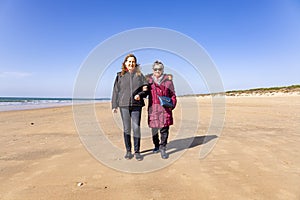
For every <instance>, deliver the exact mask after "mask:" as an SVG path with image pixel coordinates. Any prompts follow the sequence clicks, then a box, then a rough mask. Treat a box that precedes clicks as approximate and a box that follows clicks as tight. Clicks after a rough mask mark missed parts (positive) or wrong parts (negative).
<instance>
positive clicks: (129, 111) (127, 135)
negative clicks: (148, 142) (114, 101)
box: [120, 107, 142, 152]
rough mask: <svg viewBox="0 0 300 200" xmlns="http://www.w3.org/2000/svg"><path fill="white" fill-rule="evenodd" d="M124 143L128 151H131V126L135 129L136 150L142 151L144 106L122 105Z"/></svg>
mask: <svg viewBox="0 0 300 200" xmlns="http://www.w3.org/2000/svg"><path fill="white" fill-rule="evenodd" d="M120 112H121V117H122V121H123V131H124V143H125V147H126V150H127V151H131V127H132V130H133V142H134V152H140V143H141V127H140V124H141V114H142V107H121V108H120Z"/></svg>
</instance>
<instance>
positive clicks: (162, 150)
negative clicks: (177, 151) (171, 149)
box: [160, 147, 169, 159]
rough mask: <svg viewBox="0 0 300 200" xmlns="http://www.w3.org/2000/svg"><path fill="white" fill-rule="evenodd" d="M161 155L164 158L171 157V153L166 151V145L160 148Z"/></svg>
mask: <svg viewBox="0 0 300 200" xmlns="http://www.w3.org/2000/svg"><path fill="white" fill-rule="evenodd" d="M160 156H161V158H162V159H167V158H169V155H168V154H167V152H166V147H162V148H160Z"/></svg>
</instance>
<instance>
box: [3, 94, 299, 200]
mask: <svg viewBox="0 0 300 200" xmlns="http://www.w3.org/2000/svg"><path fill="white" fill-rule="evenodd" d="M197 101H199V111H198V112H199V114H200V121H199V127H198V129H197V130H196V132H194V133H193V137H194V138H195V140H194V141H193V143H192V144H191V145H189V146H188V147H185V148H178V149H177V150H176V151H175V152H173V153H172V151H173V150H172V147H176V146H178V145H180V143H181V142H182V141H183V140H185V138H184V136H185V135H184V133H183V134H182V135H181V139H176V136H175V135H174V134H175V133H178V130H180V126H179V124H181V125H182V124H185V123H188V122H190V123H193V120H195V119H184V120H183V119H181V117H182V114H181V113H180V112H181V111H180V105H179V107H178V108H176V109H175V111H174V116H175V124H174V126H172V127H171V131H170V133H171V135H170V143H169V147H168V152H169V153H170V158H169V159H172V158H174V157H176V156H177V157H178V159H176V160H174V162H172V163H171V164H168V165H166V166H165V167H163V168H161V169H158V170H154V171H152V172H148V173H146V172H145V173H126V172H122V171H120V170H116V169H112V168H111V167H109V166H107V165H105V164H103V163H101V162H99V161H98V160H97V159H96V158H95V157H94V156H93V155H92V154H91V153H90V152H88V151H87V149H86V148H85V146H84V145H83V143H82V142H81V140H80V137H79V135H78V133H77V129H76V126H75V122H74V116H73V112H72V107H71V106H66V107H58V108H45V109H37V110H23V111H9V112H0V199H3V200H8V199H14V200H16V199H22V200H24V199H31V200H35V199H70V200H71V199H72V200H73V199H149V200H150V199H152V200H154V199H272V200H275V199H295V200H298V199H300V187H299V186H300V148H299V145H300V96H299V95H284V96H259V97H258V96H252V97H251V96H250V97H227V98H226V107H225V109H226V115H225V121H224V127H223V130H222V132H221V135H212V134H210V135H208V136H207V131H208V128H209V126H210V119H211V113H212V111H211V108H212V107H211V100H210V98H206V97H198V98H197ZM191 107H192V106H191ZM145 114H146V108H144V110H143V121H142V134H149V130H148V128H147V124H146V123H147V122H146V117H145ZM96 115H97V116H98V117H99V120H100V121H101V120H102V121H101V126H102V129H103V131H104V132H105V133H106V134H107V135H106V136H107V138H108V139H109V140H111V141H112V143H113V144H114V145H115V147H116V148H119V149H120V151H122V150H123V149H124V144H123V138H122V133H121V130H120V128H119V127H118V123H117V121H116V119H114V120H113V121H114V123H111V121H112V119H113V117H114V116H113V115H112V114H111V111H110V104H108V103H100V104H97V106H96ZM115 118H117V117H115ZM106 120H107V121H106ZM185 128H186V127H185ZM186 129H188V128H186ZM187 131H188V130H187ZM205 136H206V137H205ZM186 138H191V136H189V135H186ZM205 138H208V140H207V141H205V140H204V139H205ZM204 141H205V142H204ZM212 142H213V143H215V146H214V148H213V149H212V151H211V152H210V153H209V154H208V155H207V156H206V157H205V158H202V159H200V158H199V152H200V151H201V149H202V148H203V147H204V146H205V145H208V144H210V143H212ZM141 148H142V151H144V152H143V154H144V155H145V157H144V160H143V161H140V162H144V163H146V164H147V163H149V164H151V163H152V164H153V163H159V162H164V161H162V159H161V158H160V155H159V154H151V152H149V151H148V150H149V149H151V148H152V144H151V138H149V137H145V138H143V140H142V144H141ZM106 151H107V150H106ZM178 155H180V156H178ZM114 159H115V160H114V162H116V163H118V162H120V163H122V164H126V163H128V165H132V166H134V165H140V164H139V162H138V161H136V160H135V159H132V160H129V161H127V160H125V159H124V158H123V154H122V155H117V156H116V158H114Z"/></svg>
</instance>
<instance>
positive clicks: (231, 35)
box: [0, 0, 300, 97]
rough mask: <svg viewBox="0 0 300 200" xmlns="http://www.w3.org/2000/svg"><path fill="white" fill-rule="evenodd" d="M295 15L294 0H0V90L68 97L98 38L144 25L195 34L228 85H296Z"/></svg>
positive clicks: (299, 32) (298, 10)
mask: <svg viewBox="0 0 300 200" xmlns="http://www.w3.org/2000/svg"><path fill="white" fill-rule="evenodd" d="M299 19H300V1H299V0H219V1H217V0H207V1H201V0H195V1H188V0H186V1H179V0H170V1H167V0H166V1H158V0H152V1H140V0H139V1H135V0H132V1H115V0H110V1H101V0H99V1H85V0H80V1H79V0H70V1H67V0H43V1H41V0H0V96H33V97H71V96H72V92H73V85H74V81H75V79H76V76H77V73H78V71H79V68H80V66H81V64H82V63H83V61H84V60H85V59H86V57H87V56H88V54H89V53H90V52H91V51H92V50H93V49H94V48H95V47H96V46H97V45H99V44H100V43H101V42H103V41H104V40H106V39H108V38H109V37H111V36H113V35H115V34H118V33H120V32H123V31H126V30H129V29H135V28H142V27H161V28H167V29H172V30H175V31H178V32H181V33H183V34H185V35H187V36H189V37H191V38H193V39H194V40H195V41H197V42H198V43H199V44H200V45H201V46H202V47H203V48H204V49H205V50H206V51H207V52H208V54H209V55H210V57H211V58H212V60H213V61H214V63H215V64H216V66H217V69H218V71H219V73H220V76H221V78H222V81H223V84H224V88H225V90H235V89H248V88H257V87H271V86H286V85H292V84H300V78H299V74H300V20H299ZM120 45H122V44H120ZM150 56H153V55H152V54H149V58H144V57H142V59H139V62H140V63H141V64H143V63H144V62H149V61H148V60H147V59H149V60H151V59H152V57H151V58H150ZM146 60H147V61H146ZM164 62H165V63H166V62H168V61H166V60H164ZM116 65H121V63H116ZM119 67H120V66H117V68H116V69H119ZM177 70H179V73H184V71H183V72H180V68H178V69H177ZM113 73H115V72H113ZM112 81H113V80H111V82H112ZM110 87H111V83H109V84H108V86H107V91H106V92H107V94H110V89H111V88H110Z"/></svg>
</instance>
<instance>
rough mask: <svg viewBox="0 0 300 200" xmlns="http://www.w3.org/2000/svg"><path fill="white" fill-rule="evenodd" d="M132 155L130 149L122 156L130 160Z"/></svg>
mask: <svg viewBox="0 0 300 200" xmlns="http://www.w3.org/2000/svg"><path fill="white" fill-rule="evenodd" d="M132 157H133V155H132V154H131V152H130V151H127V152H126V154H125V156H124V158H125V159H126V160H130V159H131V158H132Z"/></svg>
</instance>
